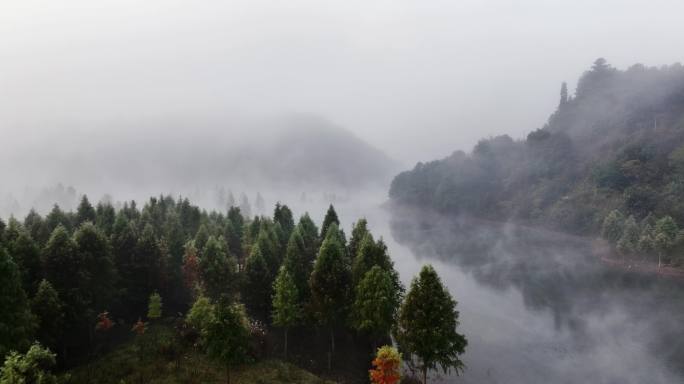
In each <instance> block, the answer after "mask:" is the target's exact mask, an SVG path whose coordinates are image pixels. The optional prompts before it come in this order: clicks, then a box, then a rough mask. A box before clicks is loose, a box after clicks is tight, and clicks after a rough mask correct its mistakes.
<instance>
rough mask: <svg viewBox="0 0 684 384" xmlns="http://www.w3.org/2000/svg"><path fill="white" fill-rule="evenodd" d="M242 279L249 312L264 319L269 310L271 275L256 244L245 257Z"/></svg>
mask: <svg viewBox="0 0 684 384" xmlns="http://www.w3.org/2000/svg"><path fill="white" fill-rule="evenodd" d="M244 279H245V281H244V287H243V290H242V292H243V295H244V300H245V303H246V304H247V307H248V308H249V309H250V311H251V312H250V313H252V314H253V315H256V316H257V317H259V318H261V319H262V320H266V319H267V318H268V315H269V313H270V312H271V296H272V292H273V275H272V274H271V269H270V268H269V266H268V263H267V262H266V258H265V257H264V256H263V253H262V251H261V247H260V246H259V245H258V244H257V245H256V246H255V247H254V248H252V252H251V253H250V255H249V256H248V257H247V261H246V262H245V271H244Z"/></svg>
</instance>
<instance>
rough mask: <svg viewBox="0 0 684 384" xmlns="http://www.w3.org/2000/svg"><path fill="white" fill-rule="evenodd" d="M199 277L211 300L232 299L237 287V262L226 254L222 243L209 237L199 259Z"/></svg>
mask: <svg viewBox="0 0 684 384" xmlns="http://www.w3.org/2000/svg"><path fill="white" fill-rule="evenodd" d="M200 276H201V278H202V285H203V286H204V290H205V292H206V294H207V295H208V296H209V297H210V298H211V299H213V300H218V299H220V298H221V297H224V296H225V297H232V296H233V295H234V293H235V288H236V286H237V261H236V260H235V258H234V257H232V256H231V255H229V254H228V252H226V249H225V246H224V242H223V241H222V240H219V239H217V238H215V237H214V236H210V237H209V239H208V240H207V242H206V245H205V246H204V250H203V252H202V257H201V258H200Z"/></svg>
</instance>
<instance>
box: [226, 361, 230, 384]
mask: <svg viewBox="0 0 684 384" xmlns="http://www.w3.org/2000/svg"><path fill="white" fill-rule="evenodd" d="M226 384H230V366H229V365H226Z"/></svg>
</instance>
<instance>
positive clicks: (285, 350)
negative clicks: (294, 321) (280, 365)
mask: <svg viewBox="0 0 684 384" xmlns="http://www.w3.org/2000/svg"><path fill="white" fill-rule="evenodd" d="M285 360H287V328H285Z"/></svg>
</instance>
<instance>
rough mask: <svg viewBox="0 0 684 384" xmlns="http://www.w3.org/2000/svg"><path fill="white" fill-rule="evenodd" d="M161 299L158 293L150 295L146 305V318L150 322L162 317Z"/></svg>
mask: <svg viewBox="0 0 684 384" xmlns="http://www.w3.org/2000/svg"><path fill="white" fill-rule="evenodd" d="M162 305H163V304H162V298H161V296H160V295H159V293H157V292H155V293H153V294H151V295H150V299H149V301H148V304H147V318H148V319H149V320H150V321H153V320H158V319H159V318H161V316H162Z"/></svg>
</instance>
